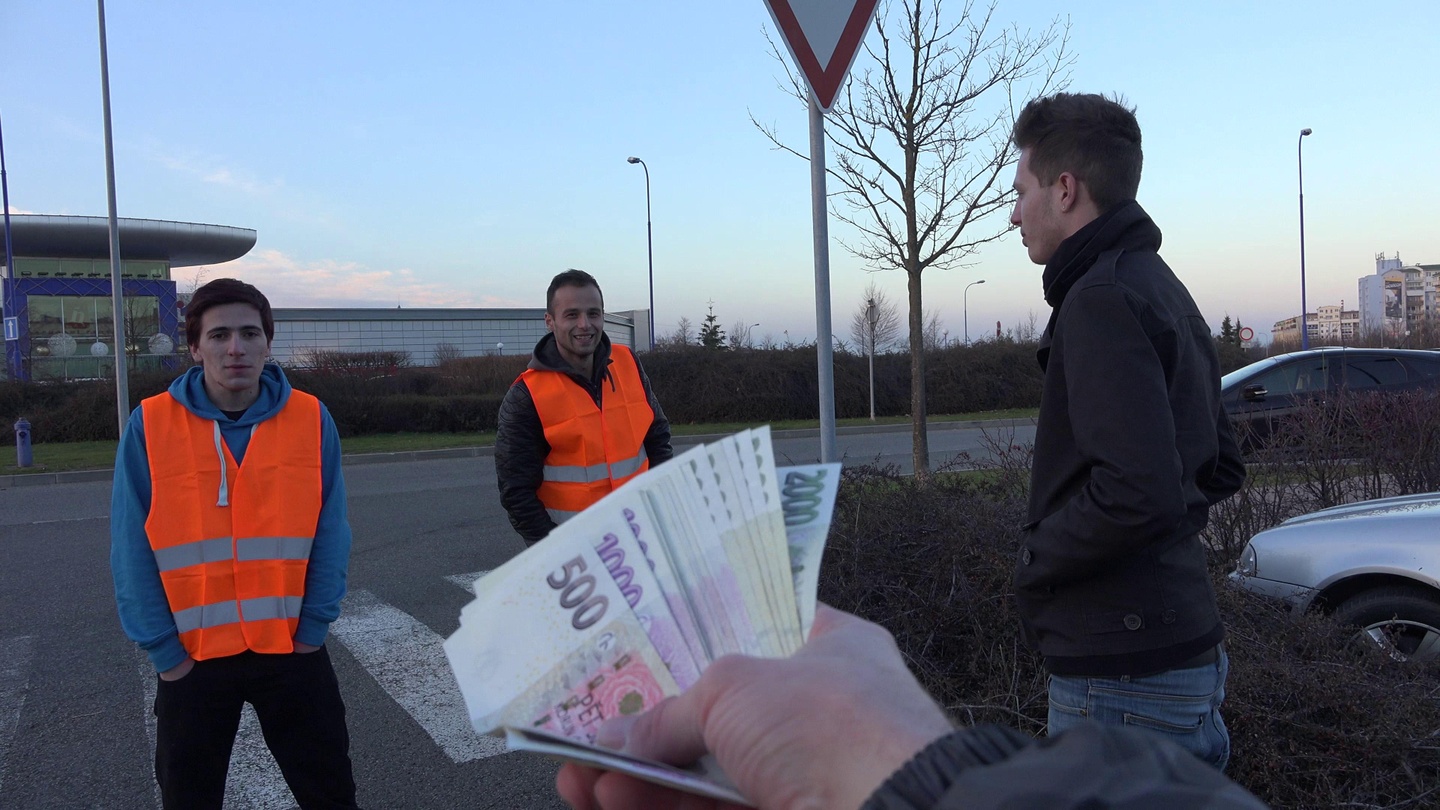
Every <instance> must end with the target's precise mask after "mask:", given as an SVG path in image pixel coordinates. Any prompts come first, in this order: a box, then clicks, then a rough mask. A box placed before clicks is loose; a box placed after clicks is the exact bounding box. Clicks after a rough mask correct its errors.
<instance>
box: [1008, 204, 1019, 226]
mask: <svg viewBox="0 0 1440 810" xmlns="http://www.w3.org/2000/svg"><path fill="white" fill-rule="evenodd" d="M1010 224H1011V225H1014V226H1015V227H1017V228H1018V227H1020V203H1018V202H1017V203H1015V205H1014V207H1012V208H1011V209H1010Z"/></svg>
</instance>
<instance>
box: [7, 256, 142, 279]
mask: <svg viewBox="0 0 1440 810" xmlns="http://www.w3.org/2000/svg"><path fill="white" fill-rule="evenodd" d="M15 275H16V277H17V278H110V260H109V259H29V258H25V257H23V256H16V257H15ZM120 277H121V278H136V279H149V280H155V281H160V280H168V279H169V278H170V263H169V262H165V261H142V260H135V259H132V260H130V261H122V262H120Z"/></svg>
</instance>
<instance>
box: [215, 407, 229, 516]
mask: <svg viewBox="0 0 1440 810" xmlns="http://www.w3.org/2000/svg"><path fill="white" fill-rule="evenodd" d="M211 424H213V425H214V426H215V455H217V456H219V457H220V495H219V496H218V497H217V498H216V500H215V505H216V506H229V505H230V493H229V492H228V491H227V490H228V489H229V487H228V486H227V484H228V483H229V482H228V481H227V480H226V477H227V474H228V470H227V469H226V468H227V467H229V466H230V465H228V464H226V463H225V448H224V447H223V446H221V444H220V442H221V441H222V440H221V438H220V421H219V420H218V419H217V420H216V421H214V422H212V423H211Z"/></svg>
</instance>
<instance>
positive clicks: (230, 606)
mask: <svg viewBox="0 0 1440 810" xmlns="http://www.w3.org/2000/svg"><path fill="white" fill-rule="evenodd" d="M237 608H238V605H237V604H236V603H235V602H216V603H215V604H213V605H201V606H199V607H193V608H186V609H185V610H178V611H176V612H175V613H174V616H175V629H177V630H179V631H180V632H182V633H188V632H190V631H191V630H199V629H201V628H205V627H218V626H220V625H222V624H234V623H235V622H238V621H240V611H239V610H238V609H237Z"/></svg>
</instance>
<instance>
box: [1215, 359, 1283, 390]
mask: <svg viewBox="0 0 1440 810" xmlns="http://www.w3.org/2000/svg"><path fill="white" fill-rule="evenodd" d="M1279 362H1280V358H1279V357H1278V356H1277V357H1267V358H1265V359H1264V360H1256V361H1255V362H1253V363H1251V364H1250V365H1248V366H1245V367H1244V368H1237V369H1235V370H1234V371H1232V372H1230V373H1229V374H1226V375H1225V376H1224V377H1221V378H1220V390H1221V391H1229V390H1230V388H1231V386H1233V385H1235V384H1236V383H1238V382H1240V381H1241V380H1243V379H1245V378H1247V377H1249V376H1251V375H1253V374H1255V373H1256V372H1258V371H1264V370H1265V369H1267V368H1270V367H1272V366H1274V365H1275V364H1276V363H1279Z"/></svg>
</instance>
